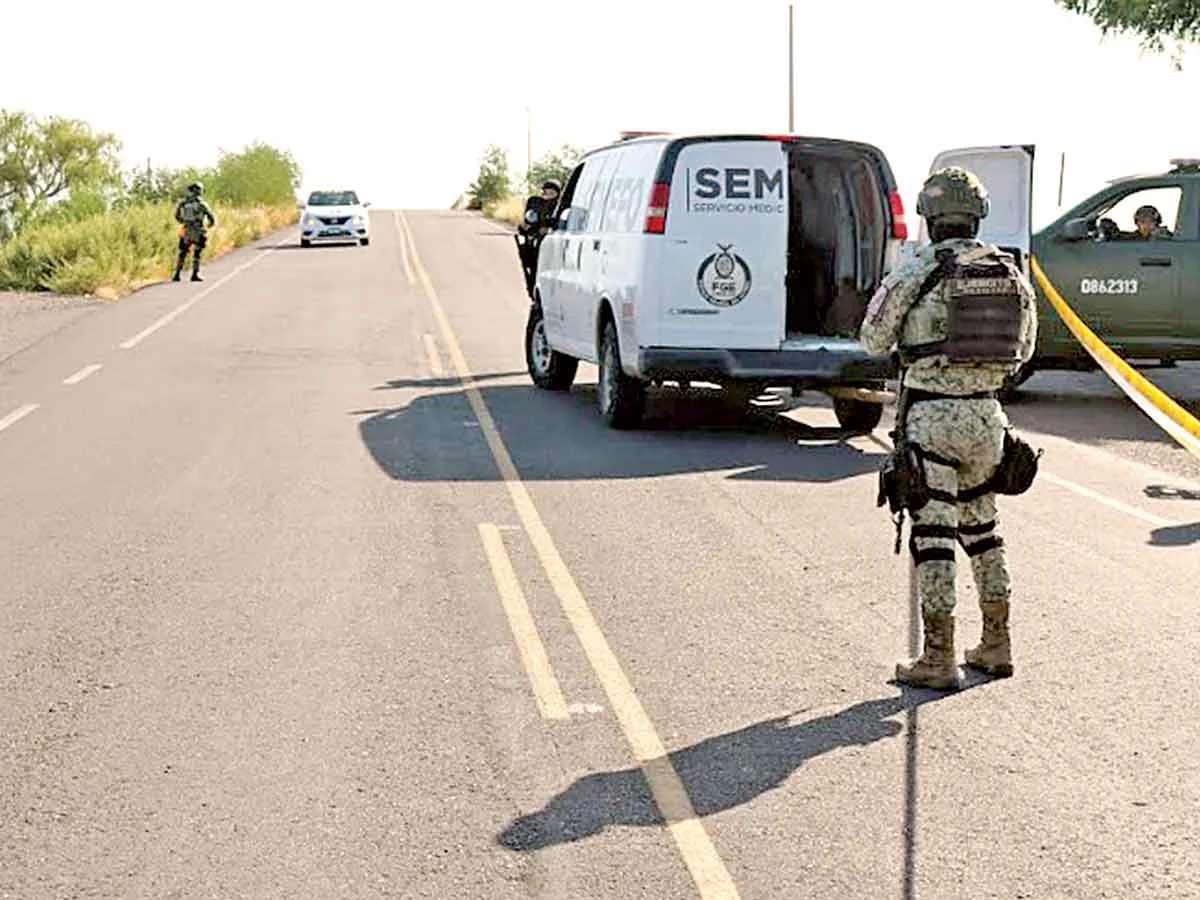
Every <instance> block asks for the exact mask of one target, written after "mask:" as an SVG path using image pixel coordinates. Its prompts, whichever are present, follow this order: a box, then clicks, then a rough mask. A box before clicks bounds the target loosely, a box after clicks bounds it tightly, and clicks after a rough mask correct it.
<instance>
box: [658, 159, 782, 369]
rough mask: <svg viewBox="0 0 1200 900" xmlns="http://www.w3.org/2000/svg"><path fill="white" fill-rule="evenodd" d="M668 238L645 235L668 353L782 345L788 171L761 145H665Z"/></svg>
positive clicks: (662, 176) (663, 173) (660, 336)
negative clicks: (679, 349)
mask: <svg viewBox="0 0 1200 900" xmlns="http://www.w3.org/2000/svg"><path fill="white" fill-rule="evenodd" d="M668 178H669V182H668V183H669V184H670V191H669V196H668V198H667V216H666V229H665V234H662V235H660V236H648V238H647V241H648V247H647V266H646V271H647V273H655V274H653V275H651V277H652V278H653V279H654V281H653V282H652V283H653V294H654V296H655V297H656V303H657V308H658V316H657V322H656V324H657V326H658V328H657V329H656V331H657V334H656V335H655V337H654V339H653V342H654V344H655V345H658V346H663V347H695V348H707V347H721V348H727V349H746V350H751V349H753V350H765V349H776V350H777V349H779V347H780V345H781V344H782V343H783V340H784V328H785V312H786V307H787V290H786V275H787V231H788V197H789V188H788V165H787V156H786V154H785V153H784V151H783V145H782V144H781V143H780V142H779V141H775V140H770V139H767V138H763V139H716V140H711V139H703V140H691V141H689V140H686V139H685V140H683V141H680V142H678V143H676V144H673V145H671V146H669V147H668V149H667V151H666V153H665V154H664V157H663V161H662V164H661V167H660V170H659V177H658V180H659V181H660V182H663V181H666V180H667V179H668Z"/></svg>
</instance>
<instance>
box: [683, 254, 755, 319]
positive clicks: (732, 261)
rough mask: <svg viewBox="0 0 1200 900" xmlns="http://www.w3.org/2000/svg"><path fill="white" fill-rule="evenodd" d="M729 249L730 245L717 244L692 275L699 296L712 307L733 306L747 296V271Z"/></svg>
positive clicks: (748, 272) (748, 271)
mask: <svg viewBox="0 0 1200 900" xmlns="http://www.w3.org/2000/svg"><path fill="white" fill-rule="evenodd" d="M732 249H733V244H717V252H716V253H712V254H710V255H709V256H708V257H706V258H705V260H704V262H702V263H700V271H698V272H697V273H696V287H697V288H699V290H700V296H702V297H703V298H704V299H705V300H707V301H708V302H709V303H711V304H712V305H713V306H736V305H737V304H739V303H741V302H742V301H743V300H744V299H746V295H747V294H748V293H750V267H749V266H748V265H746V261H745V260H744V259H742V258H741V257H740V256H738V255H737V254H736V253H731V252H730V251H731V250H732Z"/></svg>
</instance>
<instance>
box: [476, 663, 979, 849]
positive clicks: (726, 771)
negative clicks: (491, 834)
mask: <svg viewBox="0 0 1200 900" xmlns="http://www.w3.org/2000/svg"><path fill="white" fill-rule="evenodd" d="M980 683H983V682H982V681H981V680H979V679H971V680H968V681H967V683H966V685H965V687H967V688H970V687H974V686H975V685H977V684H980ZM943 696H945V695H943V694H939V693H936V692H933V691H926V690H919V689H909V688H904V689H903V693H902V694H900V695H899V696H896V697H884V698H880V699H877V700H867V701H865V702H862V703H857V704H855V705H854V706H851V707H848V708H847V709H843V710H841V711H840V712H837V713H834V714H832V715H827V716H819V717H817V718H815V719H808V720H802V721H799V722H795V721H792V720H793V719H794V717H795V715H796V714H793V715H790V716H780V717H778V718H774V719H768V720H766V721H764V722H759V723H757V724H755V725H750V726H748V727H746V728H742V729H739V730H738V731H732V732H729V733H727V734H722V735H718V736H716V737H712V738H708V739H706V740H703V741H701V742H700V743H698V744H693V745H692V746H690V747H685V748H683V749H682V750H677V751H675V752H674V753H671V754H669V755H668V759H669V760H670V764H671V766H672V767H674V769H675V771H676V772H677V773H678V774H679V777H680V779H681V780H682V781H683V784H684V787H685V788H686V789H687V793H688V796H689V797H690V799H691V802H692V806H693V807H694V809H695V811H696V814H697V815H698V816H701V817H703V816H710V815H712V814H714V813H719V812H722V811H724V810H727V809H730V808H732V807H736V806H740V805H741V804H743V803H748V802H749V801H751V800H753V799H754V798H756V797H759V796H761V795H762V794H764V793H766V792H767V791H770V790H773V789H775V788H777V787H779V786H780V785H781V784H783V783H784V782H785V781H786V780H787V779H788V777H789V776H791V775H792V773H794V772H795V771H796V770H797V769H798V768H800V766H802V765H803V764H804V763H805V762H806V761H808V760H810V759H813V758H814V757H817V756H820V755H821V754H823V753H828V752H830V751H831V750H838V749H841V748H844V747H852V746H863V745H867V744H872V743H874V742H875V741H881V740H884V739H886V738H894V737H896V736H897V735H899V734H900V733H901V731H902V730H903V726H902V725H901V724H900V722H899V721H896V720H894V719H893V718H892V717H893V716H896V715H898V714H900V713H903V712H906V711H908V710H912V709H915V708H917V707H918V706H921V705H922V704H924V703H928V702H930V701H932V700H937V699H940V698H941V697H943ZM665 762H666V760H663V759H660V760H655V761H652V762H650V763H648V764H647V768H648V769H650V770H651V771H653V770H654V769H655V768H656V767H659V768H662V769H663V770H664V771H665V770H666V766H665ZM662 824H664V820H663V816H662V814H661V812H660V810H659V808H658V806H657V804H656V803H655V801H654V798H653V796H652V795H651V793H650V790H649V787H648V785H647V782H646V778H645V776H644V775H643V773H642V769H641V768H638V767H631V768H628V769H621V770H619V771H616V772H602V773H599V774H595V775H587V776H585V777H584V778H581V779H579V780H578V781H576V782H575V783H574V784H572V785H571V786H570V787H568V788H567V789H566V790H565V791H563V792H562V793H560V794H558V795H557V796H555V797H554V798H553V799H551V800H550V801H549V802H548V803H547V804H546V805H545V806H544V807H543V808H542V809H540V810H538V811H537V812H535V813H530V814H529V815H525V816H521V817H520V818H518V819H516V820H515V821H513V822H512V823H510V824H509V825H508V827H506V828H505V829H504V830H503V831H502V832H501V833H500V834H499V835H498V836H497V838H496V840H497V843H499V844H500V845H501V846H503V847H505V848H507V849H509V850H513V851H518V852H529V851H533V850H541V849H543V848H545V847H550V846H554V845H558V844H567V843H572V842H574V841H578V840H582V839H584V838H587V837H590V836H592V835H595V834H599V833H600V832H601V831H603V830H604V829H605V828H606V827H609V826H613V825H632V826H653V825H662Z"/></svg>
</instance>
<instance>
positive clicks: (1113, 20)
mask: <svg viewBox="0 0 1200 900" xmlns="http://www.w3.org/2000/svg"><path fill="white" fill-rule="evenodd" d="M1055 2H1056V3H1057V4H1058V5H1059V6H1061V7H1063V8H1064V9H1068V10H1070V11H1071V12H1074V13H1079V14H1081V15H1085V16H1089V17H1090V18H1091V19H1092V20H1093V21H1095V23H1096V24H1097V25H1099V26H1100V33H1101V34H1104V35H1107V34H1109V33H1110V32H1111V33H1113V34H1127V33H1128V34H1134V35H1136V36H1137V37H1138V38H1139V39H1140V41H1141V45H1142V47H1143V48H1144V49H1147V50H1150V51H1153V52H1155V53H1159V52H1162V51H1163V50H1164V44H1163V41H1164V40H1171V41H1174V43H1175V48H1174V53H1173V54H1172V61H1173V63H1174V64H1175V68H1177V69H1179V68H1182V59H1183V45H1184V44H1185V43H1189V42H1191V43H1195V42H1197V41H1200V0H1055Z"/></svg>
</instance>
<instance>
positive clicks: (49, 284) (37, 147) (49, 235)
mask: <svg viewBox="0 0 1200 900" xmlns="http://www.w3.org/2000/svg"><path fill="white" fill-rule="evenodd" d="M120 146H121V145H120V142H119V141H118V140H117V138H116V137H115V136H114V135H111V134H107V133H103V132H97V131H95V130H93V129H92V128H91V127H90V126H89V125H88V124H87V123H85V122H80V121H77V120H70V119H60V118H48V119H37V118H34V117H33V116H30V115H28V114H25V113H12V112H6V111H3V110H0V290H20V291H53V292H55V293H61V294H90V295H93V296H97V297H102V298H106V299H115V298H117V297H120V296H123V295H125V294H128V293H130V292H132V291H135V290H137V289H138V288H140V287H144V286H145V285H148V284H153V283H155V282H157V281H162V280H165V279H167V278H169V277H170V275H171V272H172V271H173V270H174V261H175V255H176V253H177V250H178V246H177V242H178V234H179V225H178V223H176V222H175V219H174V206H175V203H176V201H177V200H179V199H180V198H181V197H182V196H183V195H184V192H185V188H186V186H187V185H188V184H189V183H190V182H192V181H200V182H202V183H203V184H204V197H205V199H206V200H207V201H208V203H209V205H210V206H211V207H212V208H213V213H214V215H215V216H216V218H217V225H216V227H215V228H212V229H210V230H209V235H208V245H207V246H206V247H205V250H204V258H205V259H206V260H212V259H215V258H217V257H219V256H221V255H222V254H224V253H227V252H229V251H230V250H232V249H235V248H237V247H241V246H245V245H246V244H248V243H250V242H252V241H254V240H256V239H258V238H260V237H262V236H264V235H266V234H270V233H271V232H273V231H276V230H278V229H280V228H283V227H285V226H287V225H289V224H292V223H294V222H295V221H296V219H297V217H298V215H299V210H298V208H297V205H296V199H295V190H296V188H297V187H298V186H299V183H300V170H299V167H298V166H297V164H296V162H295V160H293V159H292V157H291V156H290V155H289V154H288V153H286V152H285V151H282V150H278V149H276V148H274V147H270V146H267V145H265V144H254V145H251V146H249V147H247V148H245V149H243V150H241V151H239V152H236V153H222V154H221V156H220V158H219V160H218V162H217V164H216V165H215V166H213V167H211V168H207V169H202V168H196V167H189V168H183V169H168V168H157V169H154V168H151V169H141V170H137V171H130V172H123V171H122V170H121V168H120V164H119V159H118V152H119V150H120Z"/></svg>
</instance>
